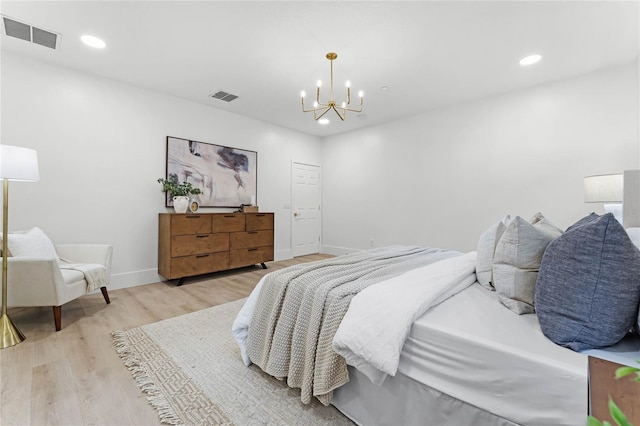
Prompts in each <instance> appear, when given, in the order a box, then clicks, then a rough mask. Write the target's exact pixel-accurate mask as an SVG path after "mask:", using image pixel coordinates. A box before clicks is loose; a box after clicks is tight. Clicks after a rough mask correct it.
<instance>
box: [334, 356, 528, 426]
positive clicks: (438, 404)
mask: <svg viewBox="0 0 640 426" xmlns="http://www.w3.org/2000/svg"><path fill="white" fill-rule="evenodd" d="M331 404H332V405H334V406H335V407H336V408H337V409H338V410H340V411H341V412H342V413H343V414H344V415H346V416H347V417H349V418H350V419H351V420H353V421H354V422H355V423H356V424H358V425H362V426H364V425H366V426H383V425H389V426H395V425H421V426H478V425H483V426H514V425H516V426H517V425H518V424H517V423H513V422H510V421H509V420H506V419H503V418H501V417H498V416H495V415H493V414H491V413H489V412H487V411H483V410H481V409H479V408H477V407H475V406H473V405H470V404H467V403H466V402H463V401H460V400H458V399H455V398H453V397H451V396H449V395H446V394H444V393H442V392H439V391H437V390H435V389H433V388H430V387H429V386H426V385H423V384H422V383H419V382H417V381H415V380H413V379H411V378H409V377H407V376H405V375H404V374H402V373H398V374H396V375H395V376H394V377H387V378H386V379H385V381H384V383H383V384H382V386H378V385H374V384H373V383H371V381H370V380H369V379H368V378H367V377H366V376H365V375H364V374H362V373H360V372H359V371H358V370H357V369H355V368H354V367H352V366H349V382H348V383H347V384H345V385H343V386H342V387H340V388H338V389H336V390H335V391H334V394H333V399H332V400H331Z"/></svg>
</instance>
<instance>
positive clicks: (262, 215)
mask: <svg viewBox="0 0 640 426" xmlns="http://www.w3.org/2000/svg"><path fill="white" fill-rule="evenodd" d="M264 216H266V214H257V215H256V217H264Z"/></svg>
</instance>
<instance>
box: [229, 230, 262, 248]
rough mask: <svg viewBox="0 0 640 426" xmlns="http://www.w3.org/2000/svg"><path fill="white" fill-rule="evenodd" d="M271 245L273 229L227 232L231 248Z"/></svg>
mask: <svg viewBox="0 0 640 426" xmlns="http://www.w3.org/2000/svg"><path fill="white" fill-rule="evenodd" d="M272 245H273V231H247V232H233V233H231V234H229V247H230V248H231V250H234V249H242V248H254V247H264V246H272Z"/></svg>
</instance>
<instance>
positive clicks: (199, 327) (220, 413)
mask: <svg viewBox="0 0 640 426" xmlns="http://www.w3.org/2000/svg"><path fill="white" fill-rule="evenodd" d="M244 300H245V299H242V300H238V301H235V302H231V303H227V304H224V305H219V306H214V307H212V308H208V309H204V310H201V311H198V312H193V313H190V314H186V315H182V316H179V317H176V318H171V319H167V320H164V321H160V322H156V323H153V324H148V325H144V326H142V327H137V328H133V329H131V330H125V331H114V332H113V333H112V335H113V343H114V345H115V347H116V351H117V352H118V354H119V355H120V357H121V358H122V360H123V361H124V364H125V366H126V367H127V368H128V369H129V370H130V371H131V373H132V375H133V377H134V379H135V380H136V382H137V384H138V386H139V387H140V389H141V390H142V392H144V393H145V394H146V395H147V399H148V400H149V403H150V404H151V405H152V406H153V407H154V408H155V409H156V410H157V411H158V415H159V417H160V421H161V422H162V423H168V424H178V425H179V424H185V425H238V426H241V425H242V426H244V425H353V423H352V422H351V421H350V420H348V419H347V418H346V417H345V416H344V415H342V413H340V412H339V411H338V410H337V409H336V408H334V407H333V406H328V407H325V406H323V405H322V404H320V403H319V402H318V401H317V400H315V399H314V401H313V403H311V404H309V405H305V404H302V402H301V401H300V391H299V390H298V389H291V388H289V387H288V386H287V385H286V383H284V382H282V381H279V380H277V379H274V378H272V377H270V376H268V375H267V374H265V373H264V372H262V370H260V369H259V368H258V367H256V366H251V367H248V368H247V367H245V365H244V364H243V363H242V360H241V358H240V351H239V349H238V347H237V345H236V343H235V340H234V339H233V336H232V335H231V324H232V323H233V320H234V319H235V317H236V314H237V313H238V311H239V310H240V308H241V307H242V304H243V303H244Z"/></svg>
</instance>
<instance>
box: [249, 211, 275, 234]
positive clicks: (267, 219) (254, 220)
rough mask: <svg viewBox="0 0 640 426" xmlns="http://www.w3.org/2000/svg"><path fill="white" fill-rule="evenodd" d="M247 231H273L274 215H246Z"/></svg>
mask: <svg viewBox="0 0 640 426" xmlns="http://www.w3.org/2000/svg"><path fill="white" fill-rule="evenodd" d="M245 216H246V217H247V231H259V230H262V229H273V213H245Z"/></svg>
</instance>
